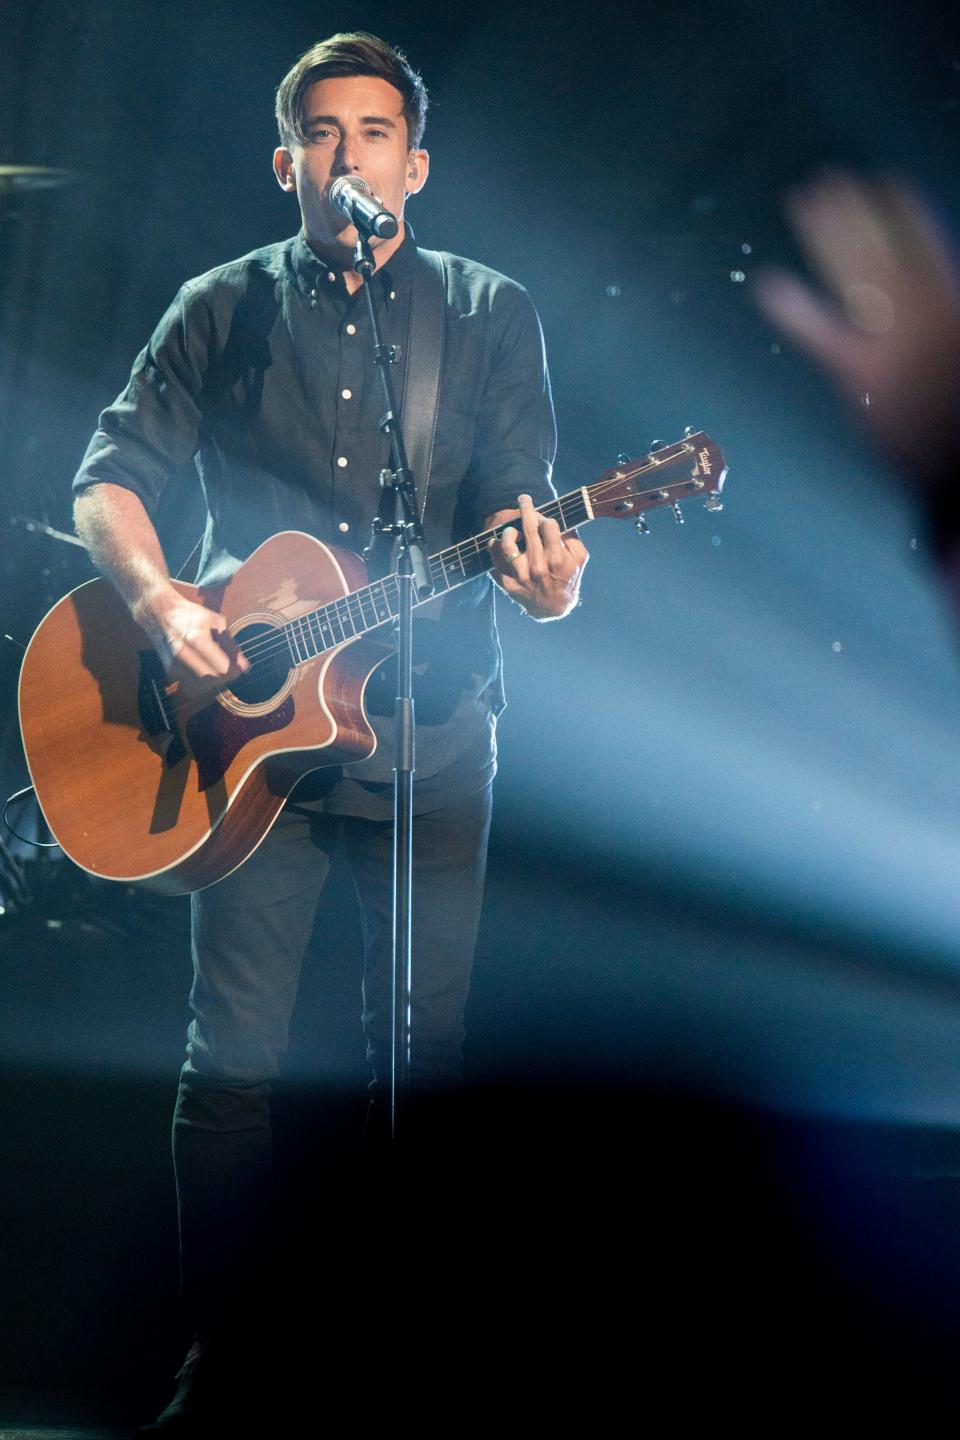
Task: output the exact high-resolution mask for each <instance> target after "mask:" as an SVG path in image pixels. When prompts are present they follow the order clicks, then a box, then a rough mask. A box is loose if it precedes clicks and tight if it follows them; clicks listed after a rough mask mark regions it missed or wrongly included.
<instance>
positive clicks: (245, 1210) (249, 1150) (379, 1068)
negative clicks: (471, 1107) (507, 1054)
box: [173, 786, 491, 1330]
mask: <svg viewBox="0 0 960 1440" xmlns="http://www.w3.org/2000/svg"><path fill="white" fill-rule="evenodd" d="M490 801H491V792H490V787H489V786H488V787H487V788H486V789H485V790H483V791H481V792H480V793H479V794H477V795H472V796H469V797H468V798H467V799H466V800H463V801H460V802H459V803H457V804H454V805H451V806H448V807H446V808H444V809H443V810H438V811H434V812H433V813H431V814H426V815H419V816H416V817H415V819H414V878H413V997H412V1035H413V1065H412V1074H411V1078H412V1085H413V1090H414V1094H415V1095H416V1094H417V1093H418V1092H419V1093H421V1094H424V1095H431V1094H432V1095H436V1094H437V1093H442V1092H444V1091H446V1090H449V1089H450V1088H451V1087H454V1086H455V1085H456V1083H457V1080H458V1076H459V1063H460V1049H461V1045H462V1043H463V1011H464V1005H465V1003H466V998H467V990H468V988H469V983H470V971H471V967H472V963H473V951H474V947H475V944H476V935H477V927H478V924H479V919H480V903H481V897H482V890H483V873H484V865H485V861H486V850H487V835H488V832H489V826H490ZM341 836H342V837H343V840H344V843H345V847H346V853H347V858H348V860H349V864H350V868H351V870H352V873H353V879H354V884H355V886H356V889H357V895H358V898H359V901H360V909H361V917H362V926H363V944H364V973H363V1017H362V1019H363V1027H364V1033H365V1035H366V1040H367V1055H368V1058H369V1060H370V1063H371V1066H372V1070H373V1077H374V1078H373V1086H372V1089H373V1091H374V1094H375V1095H376V1092H377V1090H378V1089H380V1088H382V1085H383V1082H384V1081H385V1080H386V1078H387V1074H388V1069H389V1056H390V1040H391V949H392V942H391V936H392V916H391V893H392V892H391V873H392V867H391V858H392V826H391V825H390V824H389V823H386V824H383V823H379V822H376V821H371V820H363V819H357V818H353V817H343V816H328V815H322V814H318V813H315V812H313V811H310V810H308V809H306V808H304V809H298V808H297V807H296V806H291V807H289V808H288V809H286V810H285V811H284V812H283V813H282V815H281V816H280V819H279V820H278V821H277V824H276V825H275V826H274V828H273V830H272V831H271V832H270V834H269V835H268V836H267V838H266V840H265V841H264V842H263V844H262V845H261V846H260V847H259V849H258V850H256V851H255V852H254V853H253V855H252V856H251V857H250V859H249V860H247V861H246V863H245V864H244V865H242V866H241V867H240V869H239V870H237V871H235V872H234V873H233V874H232V875H230V876H228V877H227V878H226V879H225V880H222V881H221V882H220V883H219V884H218V885H214V886H212V887H211V888H210V889H208V890H202V891H200V892H199V893H198V894H196V895H194V897H193V952H194V983H193V989H192V991H191V996H190V1004H191V1008H192V1010H193V1015H194V1018H193V1020H192V1022H191V1024H190V1028H189V1032H188V1037H189V1038H188V1044H187V1061H186V1064H185V1065H184V1067H183V1071H182V1073H181V1077H180V1090H179V1094H178V1097H177V1106H176V1111H175V1114H174V1123H173V1150H174V1166H175V1170H176V1177H177V1196H178V1204H179V1215H180V1240H181V1262H182V1269H183V1288H184V1298H185V1301H186V1304H187V1308H188V1311H189V1312H190V1313H191V1315H192V1317H193V1319H194V1321H195V1323H196V1326H197V1328H198V1329H200V1330H204V1329H207V1328H209V1327H210V1326H211V1325H213V1324H215V1323H216V1317H217V1313H218V1311H219V1310H220V1308H221V1306H222V1305H223V1304H224V1303H226V1302H230V1303H232V1302H233V1301H234V1300H235V1299H236V1295H237V1287H238V1285H239V1286H243V1285H244V1283H245V1281H244V1271H245V1270H247V1269H248V1268H249V1267H250V1266H255V1263H256V1258H257V1251H258V1245H259V1243H260V1242H261V1240H262V1239H263V1237H264V1235H265V1231H266V1216H267V1210H268V1206H269V1198H270V1177H271V1139H270V1108H269V1101H270V1082H271V1081H272V1080H274V1079H275V1078H276V1077H277V1075H278V1074H279V1073H280V1067H281V1061H282V1057H283V1054H284V1051H285V1050H286V1046H287V1036H288V1029H289V1023H290V1016H291V1013H292V1010H293V1005H294V1001H295V999H296V994H297V986H298V982H299V977H300V967H301V963H302V959H303V954H304V951H305V949H306V946H307V944H308V942H309V939H310V934H311V930H312V927H313V922H314V915H315V911H316V907H317V902H318V899H319V896H320V892H321V890H322V889H323V885H324V881H325V880H326V878H327V874H328V871H329V868H330V858H331V854H332V852H333V848H334V846H335V844H336V842H337V840H338V838H339V837H341ZM329 943H330V944H331V945H335V944H336V943H337V940H336V937H335V936H331V937H330V941H329Z"/></svg>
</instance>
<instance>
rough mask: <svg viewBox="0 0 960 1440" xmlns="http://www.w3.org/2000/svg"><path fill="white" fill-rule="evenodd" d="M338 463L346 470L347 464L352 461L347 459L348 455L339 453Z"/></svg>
mask: <svg viewBox="0 0 960 1440" xmlns="http://www.w3.org/2000/svg"><path fill="white" fill-rule="evenodd" d="M337 464H338V465H339V466H340V469H341V470H346V468H347V466H348V465H349V464H350V461H349V460H348V459H347V457H346V455H338V456H337Z"/></svg>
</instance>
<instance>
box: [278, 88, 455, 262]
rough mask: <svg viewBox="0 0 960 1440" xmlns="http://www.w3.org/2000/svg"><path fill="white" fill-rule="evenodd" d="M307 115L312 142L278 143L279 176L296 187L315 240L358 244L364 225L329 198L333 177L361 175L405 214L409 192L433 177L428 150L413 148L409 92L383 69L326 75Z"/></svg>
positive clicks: (306, 102) (349, 246)
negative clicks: (429, 171) (409, 142)
mask: <svg viewBox="0 0 960 1440" xmlns="http://www.w3.org/2000/svg"><path fill="white" fill-rule="evenodd" d="M302 115H303V132H304V135H305V136H306V143H305V144H303V145H300V144H294V145H293V146H291V147H290V148H289V149H287V148H286V147H281V148H280V149H278V150H277V152H276V154H275V155H274V159H273V164H274V170H275V172H276V175H277V179H278V180H279V182H280V185H281V186H282V188H283V189H284V190H288V191H291V192H293V191H295V192H296V194H297V198H298V200H299V202H300V212H301V214H302V216H303V228H304V230H305V232H306V234H307V237H308V239H309V240H310V241H311V242H312V243H313V244H314V245H316V246H326V247H330V246H332V245H340V246H343V247H344V249H345V250H350V251H352V250H353V247H354V246H355V245H356V243H357V238H358V237H357V231H356V228H355V227H354V226H353V225H349V224H348V223H347V221H346V220H345V219H344V218H343V216H342V215H340V214H339V213H338V212H337V211H335V210H334V209H333V207H332V206H331V205H330V204H329V203H328V201H327V198H326V197H327V192H328V190H329V189H330V186H331V185H332V183H333V181H334V180H336V179H338V177H339V176H341V175H359V176H360V178H361V179H362V180H366V182H367V184H368V185H369V186H370V189H371V190H372V191H373V193H374V194H375V195H378V196H379V198H380V199H381V200H382V201H383V203H384V204H385V205H386V207H387V209H388V210H391V211H392V212H393V214H394V215H396V216H397V218H398V219H399V218H400V216H401V215H402V213H403V205H404V201H405V200H406V198H407V195H408V194H412V193H414V192H415V191H417V190H419V189H420V188H421V186H422V185H423V183H424V181H425V180H426V178H427V169H428V167H429V157H428V156H427V152H426V151H425V150H409V149H408V148H407V122H406V120H405V118H404V115H403V97H402V95H401V94H400V91H399V90H396V89H395V88H394V87H393V86H392V85H390V84H388V82H387V81H386V80H381V79H380V78H379V76H376V75H338V76H334V77H332V78H330V79H327V80H318V81H317V82H316V84H315V85H311V87H310V89H309V90H308V91H307V93H306V95H305V96H304V99H303V112H302ZM372 243H373V245H375V246H376V245H378V244H379V243H382V242H378V241H377V240H373V242H372ZM387 243H391V242H387ZM392 243H393V244H394V245H396V244H397V243H399V241H395V242H392Z"/></svg>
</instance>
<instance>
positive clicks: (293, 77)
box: [276, 30, 429, 150]
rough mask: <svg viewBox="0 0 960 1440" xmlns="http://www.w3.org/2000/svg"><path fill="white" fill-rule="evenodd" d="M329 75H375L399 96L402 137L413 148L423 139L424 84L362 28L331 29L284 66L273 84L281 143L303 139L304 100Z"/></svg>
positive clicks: (388, 47)
mask: <svg viewBox="0 0 960 1440" xmlns="http://www.w3.org/2000/svg"><path fill="white" fill-rule="evenodd" d="M331 75H377V76H379V78H380V79H381V80H386V81H387V83H388V84H389V85H392V86H393V87H394V89H395V90H399V91H400V94H401V95H402V96H403V116H404V119H405V120H406V122H407V142H408V144H409V147H410V149H411V150H415V149H416V148H417V147H418V146H419V144H420V141H421V140H422V139H423V129H424V126H425V125H426V123H427V105H428V104H429V100H428V98H427V87H426V86H425V85H424V83H423V81H422V80H421V78H420V76H419V75H418V74H417V72H416V70H414V69H413V67H412V66H411V65H410V63H409V62H408V60H407V57H406V56H405V55H404V54H403V53H402V51H400V50H395V49H394V48H393V46H392V45H388V44H387V42H386V41H385V40H381V39H379V37H378V36H376V35H369V34H368V33H367V32H366V31H365V30H354V31H346V32H343V33H342V34H339V35H331V36H330V38H329V40H321V41H320V42H319V43H318V44H316V45H313V46H311V48H310V49H309V50H308V51H307V52H306V54H305V55H301V56H300V59H299V60H298V61H297V63H296V64H295V65H294V66H293V68H292V69H290V70H288V71H287V73H286V75H284V77H283V79H282V80H281V81H280V85H279V88H278V90H277V103H276V116H277V128H278V129H279V131H280V143H281V144H282V145H291V144H293V143H294V142H297V143H299V144H301V145H303V144H305V143H306V138H307V137H306V135H305V134H304V132H303V114H302V111H303V101H304V97H305V96H306V93H307V91H308V90H309V89H310V86H311V85H315V84H316V82H317V81H318V80H325V79H327V78H328V77H329V76H331Z"/></svg>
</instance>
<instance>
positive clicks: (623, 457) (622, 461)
mask: <svg viewBox="0 0 960 1440" xmlns="http://www.w3.org/2000/svg"><path fill="white" fill-rule="evenodd" d="M617 464H618V465H629V464H630V456H629V455H628V454H627V452H626V450H621V451H620V454H619V455H618V456H617Z"/></svg>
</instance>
